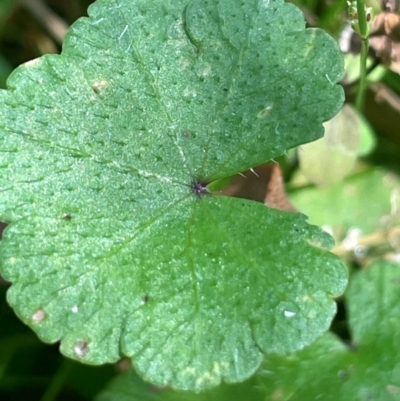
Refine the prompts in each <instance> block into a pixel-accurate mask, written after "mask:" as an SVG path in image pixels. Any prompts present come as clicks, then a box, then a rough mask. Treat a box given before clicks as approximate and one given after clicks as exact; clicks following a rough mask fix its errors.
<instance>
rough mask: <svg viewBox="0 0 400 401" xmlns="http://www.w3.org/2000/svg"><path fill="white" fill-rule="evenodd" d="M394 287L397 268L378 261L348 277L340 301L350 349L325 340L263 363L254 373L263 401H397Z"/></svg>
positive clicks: (398, 300)
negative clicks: (346, 317) (347, 320)
mask: <svg viewBox="0 0 400 401" xmlns="http://www.w3.org/2000/svg"><path fill="white" fill-rule="evenodd" d="M399 286H400V265H399V264H398V263H389V262H384V261H380V262H377V263H375V265H374V266H372V267H370V268H369V269H368V270H366V271H361V272H358V273H356V274H355V275H354V276H352V280H351V282H350V288H349V290H348V292H347V297H346V299H347V303H348V313H349V318H350V329H351V334H352V343H353V344H352V347H351V348H350V347H349V346H346V345H345V344H343V343H342V342H341V341H340V340H338V339H337V338H335V336H333V335H332V334H326V335H325V336H323V337H322V338H321V339H319V340H318V341H317V342H316V343H314V344H313V345H311V346H310V347H307V348H306V349H304V350H303V351H300V352H298V353H296V354H293V355H290V356H288V357H270V358H268V360H267V362H266V363H265V365H264V366H263V371H260V372H259V374H260V375H261V377H262V379H261V381H262V382H263V384H264V388H265V391H266V398H265V399H269V397H271V396H272V395H273V394H279V395H280V398H275V399H279V400H286V399H289V398H290V400H293V401H304V400H316V399H322V400H324V401H325V400H326V401H331V400H332V401H354V400H360V401H361V400H374V401H390V400H398V399H399V398H400V367H399V363H398V361H399V358H400V351H399V347H398V343H397V340H398V338H399V337H400V318H399V316H400V314H399V305H400V295H399V294H400V292H399ZM263 375H264V376H263ZM271 399H274V398H273V397H272V398H271Z"/></svg>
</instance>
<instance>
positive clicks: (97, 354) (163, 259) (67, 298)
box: [0, 0, 347, 390]
mask: <svg viewBox="0 0 400 401" xmlns="http://www.w3.org/2000/svg"><path fill="white" fill-rule="evenodd" d="M89 15H90V17H89V18H88V19H82V20H80V21H79V22H77V23H76V24H75V25H74V26H73V27H72V28H71V30H70V32H69V34H68V36H67V38H66V41H65V43H64V47H63V54H62V55H61V56H57V55H51V56H45V57H43V58H41V59H38V60H35V61H33V62H30V63H28V64H25V65H24V66H22V67H20V68H19V69H17V70H16V71H15V72H14V73H13V74H12V75H11V77H10V78H9V80H8V86H9V90H8V91H3V92H1V96H0V101H1V103H2V107H1V109H0V149H1V152H0V166H1V168H2V174H1V178H0V179H1V181H0V187H1V188H2V197H1V199H0V215H1V218H2V219H3V220H5V221H7V222H8V223H11V224H10V225H9V226H8V228H7V230H6V231H5V233H4V239H3V241H2V244H1V259H2V265H1V272H2V274H3V275H4V277H5V278H6V279H7V280H9V281H10V282H12V283H13V285H12V287H11V289H10V290H9V292H8V300H9V302H10V304H11V305H12V306H13V307H14V309H15V311H16V313H17V314H18V315H19V316H20V318H21V319H22V320H23V321H24V322H26V323H27V324H29V325H30V326H31V327H32V328H33V329H34V330H35V331H36V332H37V333H38V335H39V336H40V338H41V339H42V340H44V341H47V342H55V341H59V340H60V341H61V350H62V352H63V353H64V354H65V355H67V356H69V357H71V358H75V359H78V360H80V361H82V362H86V363H92V364H100V363H105V362H113V361H116V360H118V359H119V358H121V356H123V355H127V356H131V357H132V358H133V361H134V364H135V366H136V368H137V370H138V371H139V372H140V374H141V375H143V376H144V377H145V378H146V379H147V380H149V381H152V382H153V383H156V384H159V385H165V384H171V385H172V386H173V387H176V388H183V389H196V390H199V389H203V388H207V387H212V386H215V385H217V384H218V383H219V382H220V381H221V380H224V381H226V382H236V381H240V380H243V379H245V378H247V377H249V376H250V375H251V374H252V373H253V372H254V371H255V370H256V369H257V368H258V366H259V365H260V363H261V362H262V360H263V353H264V352H278V353H285V352H289V351H293V350H296V349H299V348H301V347H303V346H305V345H307V344H309V343H311V342H313V341H314V340H315V339H316V338H317V337H318V336H320V335H321V333H322V332H323V331H325V330H326V329H327V328H328V327H329V324H330V320H331V318H332V315H333V314H334V312H335V304H334V301H333V300H332V297H333V296H335V295H338V294H340V293H341V292H342V291H343V289H344V286H345V284H346V276H347V273H346V270H345V268H344V267H343V265H342V264H341V263H340V261H339V260H338V259H337V258H336V257H335V256H334V255H332V254H329V253H327V252H326V251H324V250H323V249H322V248H324V247H325V248H326V247H329V246H331V245H332V244H331V240H330V237H329V236H327V234H325V233H323V232H321V230H320V229H318V228H316V227H312V226H308V225H307V224H306V221H305V217H304V216H302V215H297V214H290V213H284V212H281V211H277V210H272V209H268V208H266V207H265V206H264V205H262V204H257V203H255V202H250V201H244V200H243V201H242V200H238V199H233V198H226V197H222V196H216V195H208V194H207V195H206V194H204V193H203V192H205V191H206V190H205V189H204V188H203V186H204V185H205V184H206V183H208V182H211V181H213V180H217V179H222V178H224V177H228V176H230V175H232V174H233V173H237V172H240V171H242V170H245V169H246V168H248V167H252V166H254V165H256V164H259V163H262V162H264V161H267V160H268V159H270V158H272V157H274V156H277V155H279V154H282V153H283V152H285V151H286V150H287V149H288V148H290V147H293V146H295V145H297V144H300V143H303V142H306V141H310V140H313V139H315V138H318V137H320V136H321V135H322V132H323V127H322V122H323V121H324V120H327V119H329V118H330V117H332V116H333V115H334V114H335V113H336V112H337V111H338V109H339V108H340V106H341V103H342V101H343V94H342V89H341V88H340V87H339V86H338V85H336V84H335V82H337V81H338V80H339V79H340V78H341V76H342V72H343V67H342V60H341V55H340V52H339V50H338V48H337V45H336V44H335V42H334V41H333V40H332V39H331V38H330V37H329V36H328V35H327V34H325V33H324V32H322V31H320V30H315V29H307V30H305V29H304V20H303V17H302V14H301V13H300V12H299V10H297V9H296V8H295V7H294V6H292V5H290V4H285V3H284V2H283V1H280V0H275V1H272V0H271V1H266V2H241V1H239V0H221V1H219V2H208V1H206V0H204V1H200V0H199V1H192V2H190V3H189V4H187V2H186V1H177V0H174V1H151V2H149V1H147V0H146V1H144V0H136V1H128V0H108V1H99V2H97V3H96V4H95V5H93V6H92V7H91V8H90V10H89ZM315 245H321V247H322V248H319V247H317V246H315Z"/></svg>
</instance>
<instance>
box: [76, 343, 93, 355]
mask: <svg viewBox="0 0 400 401" xmlns="http://www.w3.org/2000/svg"><path fill="white" fill-rule="evenodd" d="M89 350H90V348H89V344H88V343H87V342H86V341H78V342H77V343H76V344H75V345H74V352H75V354H76V355H78V356H79V357H81V358H83V357H84V356H85V355H86V354H87V353H88V352H89Z"/></svg>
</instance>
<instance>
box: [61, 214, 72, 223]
mask: <svg viewBox="0 0 400 401" xmlns="http://www.w3.org/2000/svg"><path fill="white" fill-rule="evenodd" d="M63 219H64V220H66V221H71V219H72V216H71V215H70V214H66V215H65V216H64V217H63Z"/></svg>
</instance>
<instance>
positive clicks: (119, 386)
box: [95, 371, 264, 401]
mask: <svg viewBox="0 0 400 401" xmlns="http://www.w3.org/2000/svg"><path fill="white" fill-rule="evenodd" d="M221 400H229V401H243V400H251V401H263V400H264V392H263V389H262V387H260V386H259V385H258V380H255V376H253V378H252V379H250V380H247V381H246V382H245V383H240V384H230V385H228V384H222V385H221V386H218V387H216V388H214V389H212V390H208V391H202V392H201V393H199V394H196V393H189V392H184V391H174V390H171V389H162V388H158V387H154V386H152V385H150V384H149V383H146V382H144V381H143V380H141V379H140V378H139V377H138V376H137V375H136V374H135V373H134V372H133V371H128V372H126V373H124V374H123V375H120V376H117V377H116V378H115V379H114V380H112V381H111V383H109V384H108V385H107V387H106V389H104V390H103V391H102V392H101V393H100V394H99V395H98V396H97V397H96V399H95V401H221Z"/></svg>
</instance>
